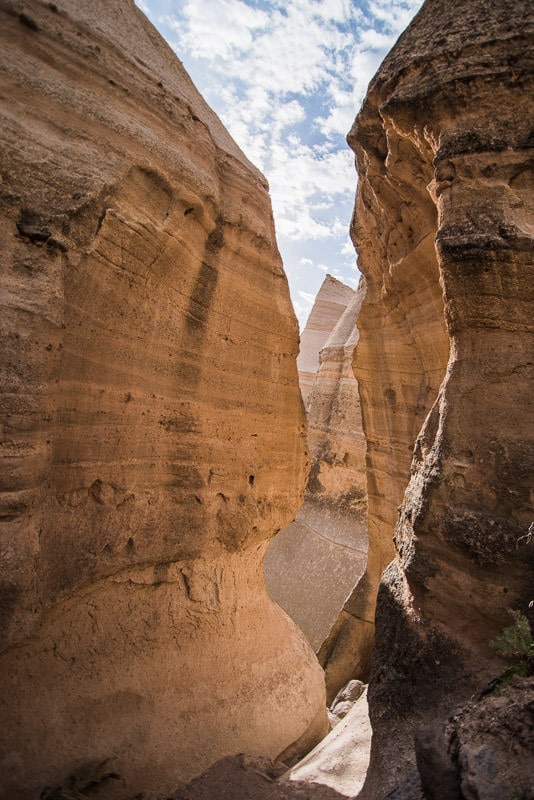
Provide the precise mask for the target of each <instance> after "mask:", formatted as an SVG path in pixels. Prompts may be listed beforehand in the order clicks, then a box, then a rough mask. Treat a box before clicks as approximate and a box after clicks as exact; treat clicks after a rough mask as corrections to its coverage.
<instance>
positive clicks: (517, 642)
mask: <svg viewBox="0 0 534 800" xmlns="http://www.w3.org/2000/svg"><path fill="white" fill-rule="evenodd" d="M509 611H510V614H511V615H512V617H513V620H514V622H513V624H512V625H509V626H508V627H507V628H504V629H503V632H502V633H501V635H500V636H497V637H496V638H495V639H493V641H492V642H490V647H492V648H493V650H496V651H497V653H499V654H500V655H501V656H504V657H505V658H508V659H510V660H513V661H514V663H513V664H512V665H511V666H510V667H509V668H508V669H507V670H506V672H505V674H504V677H505V678H506V677H509V678H511V677H513V676H514V675H522V676H524V677H526V676H527V675H530V674H531V672H532V665H533V661H534V638H533V636H532V631H531V629H530V624H529V621H528V619H527V618H526V616H525V615H524V614H523V613H522V612H521V611H519V610H517V609H514V608H510V609H509Z"/></svg>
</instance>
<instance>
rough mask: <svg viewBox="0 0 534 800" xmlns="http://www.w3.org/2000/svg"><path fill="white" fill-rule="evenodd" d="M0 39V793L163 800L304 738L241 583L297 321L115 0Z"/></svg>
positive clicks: (271, 260)
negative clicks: (100, 783)
mask: <svg viewBox="0 0 534 800" xmlns="http://www.w3.org/2000/svg"><path fill="white" fill-rule="evenodd" d="M0 23H1V24H0V35H1V38H2V47H1V48H0V69H1V73H0V77H1V81H2V103H1V108H0V114H1V125H2V131H3V136H2V140H3V141H2V146H1V151H0V157H1V175H2V181H1V184H0V192H1V194H2V215H1V222H0V224H1V229H0V244H1V247H2V251H3V258H2V270H3V286H4V292H3V309H2V316H1V319H2V323H1V328H2V356H3V357H2V387H3V391H4V393H3V397H2V415H3V426H4V428H3V430H4V441H3V443H2V457H3V458H2V468H1V481H2V483H1V490H2V494H1V504H2V520H1V536H2V539H1V542H2V559H3V566H2V587H1V603H0V607H1V610H2V622H3V624H2V645H1V648H2V655H1V656H0V675H1V679H0V681H1V696H0V698H1V718H2V726H1V729H0V750H1V755H0V775H1V779H0V795H1V796H2V797H3V798H9V799H10V800H15V798H26V797H35V796H38V795H39V793H40V792H41V791H42V790H43V789H44V788H45V787H50V788H52V789H53V788H54V787H56V786H59V785H64V786H71V788H76V787H78V788H80V787H81V786H82V784H83V782H84V780H85V781H87V780H100V779H104V776H105V775H106V774H108V775H109V773H114V774H115V775H118V776H120V778H119V777H115V778H108V780H109V781H111V784H110V785H111V786H112V787H114V788H113V792H114V793H113V796H114V797H117V798H119V797H123V796H125V797H131V796H133V794H134V793H139V792H143V791H153V792H159V793H164V792H167V791H169V790H170V789H172V788H174V787H176V785H177V784H178V783H179V782H180V781H185V780H187V779H189V778H190V777H192V776H193V775H194V774H196V773H198V772H200V771H201V770H202V769H203V768H205V767H206V766H208V765H209V764H210V763H212V762H213V761H215V760H216V759H218V758H220V757H222V756H224V755H227V754H232V753H236V752H239V751H242V750H247V751H248V752H252V753H257V754H261V755H265V756H268V757H275V756H276V755H277V754H278V753H279V752H280V751H282V750H284V749H286V748H287V747H288V746H289V745H290V744H291V743H292V742H293V741H294V740H298V739H299V737H301V736H302V735H303V734H304V733H305V732H306V731H307V737H308V738H307V746H309V745H310V743H311V742H313V741H316V740H317V739H318V738H319V737H320V736H321V735H322V733H323V732H324V730H325V728H326V714H325V710H324V683H323V676H322V672H321V670H320V668H319V666H318V665H317V662H316V660H315V658H314V656H313V653H312V651H311V649H310V648H309V647H308V645H307V644H306V642H305V640H304V639H303V637H302V635H301V634H300V632H299V631H298V630H297V629H296V628H295V626H294V625H293V623H291V622H290V621H289V620H288V618H287V617H286V615H285V614H283V612H282V611H281V610H280V609H279V608H278V607H277V606H275V605H274V604H273V603H272V602H271V601H270V599H269V598H268V596H267V594H266V592H265V589H264V585H263V576H262V568H261V560H262V556H263V552H264V550H265V547H266V544H267V541H268V540H269V538H270V537H271V536H272V535H273V534H274V533H275V532H276V531H277V530H278V529H280V528H282V527H283V526H284V525H286V524H287V523H288V521H289V520H290V519H291V518H292V517H293V516H294V513H295V511H296V509H297V508H298V505H299V503H300V502H301V498H302V491H303V487H304V483H305V479H306V471H307V464H306V452H305V421H304V412H303V408H302V403H301V399H300V395H299V389H298V384H297V370H296V366H295V358H296V353H297V347H298V330H297V324H296V320H295V318H294V315H293V312H292V309H291V304H290V300H289V293H288V288H287V282H286V278H285V276H284V273H283V269H282V265H281V262H280V257H279V254H278V251H277V248H276V243H275V239H274V229H273V223H272V214H271V208H270V202H269V197H268V192H267V185H266V182H265V180H264V178H263V177H262V176H261V175H260V173H259V172H258V171H257V170H256V169H255V168H254V167H252V165H251V164H250V163H249V162H248V161H247V159H246V158H245V157H244V156H243V154H242V153H241V152H240V151H239V149H238V148H237V146H236V145H235V143H234V142H233V141H232V140H231V138H230V137H229V135H228V133H227V132H226V131H225V129H224V128H223V126H222V125H221V123H220V121H219V120H218V118H217V117H216V116H215V115H214V114H213V112H212V111H211V110H210V109H209V108H208V107H207V105H206V104H205V103H204V101H203V100H202V98H201V97H200V96H199V95H198V93H197V92H196V90H195V89H194V87H193V85H192V84H191V82H190V80H189V78H188V76H187V75H186V74H185V72H184V71H183V69H182V67H181V65H180V64H179V62H178V61H177V59H176V57H175V56H174V54H173V53H172V51H171V50H170V49H169V48H168V47H167V45H165V44H164V42H163V41H162V40H161V39H160V37H159V36H158V35H157V33H156V32H155V30H154V29H153V28H152V26H151V25H150V24H149V23H148V22H147V21H146V19H145V18H144V17H143V15H142V14H141V13H140V12H139V11H138V9H136V8H135V6H134V4H133V2H118V0H117V1H116V2H115V0H114V1H113V2H107V3H99V4H91V3H84V2H81V0H79V1H78V0H69V2H65V3H61V4H58V6H56V5H55V4H52V3H50V4H43V3H40V2H37V0H33V1H31V0H28V1H27V2H24V4H22V3H17V2H13V3H7V2H6V3H3V4H2V9H1V11H0ZM251 323H252V324H251ZM303 686H306V692H303V691H302V687H303ZM97 773H98V775H97ZM87 776H92V777H90V778H88V777H87ZM113 781H114V783H113ZM110 791H111V789H110Z"/></svg>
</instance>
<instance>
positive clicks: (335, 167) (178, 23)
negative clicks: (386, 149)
mask: <svg viewBox="0 0 534 800" xmlns="http://www.w3.org/2000/svg"><path fill="white" fill-rule="evenodd" d="M356 2H357V0H178V1H177V0H138V5H140V7H142V9H143V10H144V11H145V13H147V14H149V15H150V16H151V18H152V20H153V22H154V23H155V24H156V26H158V27H159V28H160V30H162V32H163V34H164V35H165V36H166V38H168V39H169V41H170V42H171V44H172V45H173V46H174V47H175V49H176V51H177V53H178V55H179V57H180V58H181V59H182V61H183V62H184V64H185V65H186V68H187V69H188V71H189V72H190V74H191V76H192V78H193V80H194V81H195V83H196V84H197V86H198V88H199V90H200V91H201V92H202V94H203V95H204V96H205V97H206V99H207V101H208V102H209V103H210V105H212V107H213V108H214V109H215V111H216V112H217V113H218V114H219V116H220V117H221V118H222V120H223V122H224V123H225V125H226V126H227V128H228V129H229V131H230V133H231V134H232V135H233V136H234V138H235V139H236V141H237V142H238V144H239V145H240V146H241V148H242V149H243V151H244V152H245V153H246V154H247V156H248V157H249V158H250V159H251V161H252V162H253V163H255V164H256V165H257V166H258V167H259V168H260V169H261V170H262V171H263V172H264V173H265V175H266V177H267V179H268V181H269V185H270V190H271V197H272V202H273V210H274V216H275V223H276V229H277V234H278V238H279V244H280V249H281V252H282V255H283V257H284V261H285V262H286V270H287V273H288V278H289V281H290V285H292V284H293V285H292V294H293V296H294V298H296V302H295V307H296V310H297V313H299V316H301V312H302V309H303V308H304V309H306V308H307V303H308V300H309V298H307V299H306V300H304V297H303V296H302V295H301V294H300V291H299V290H296V289H295V286H296V285H298V283H295V281H298V280H304V278H303V276H302V275H300V277H298V279H297V277H296V273H295V272H294V270H295V269H301V272H302V267H304V265H306V266H307V268H308V269H309V270H310V272H309V280H310V281H312V282H313V280H315V279H314V278H313V275H318V271H319V270H322V269H323V267H324V262H325V261H328V262H330V260H331V261H332V263H331V266H330V267H329V269H328V271H329V272H334V271H335V269H336V265H337V268H338V269H339V270H340V271H341V273H342V274H343V276H344V279H345V280H352V281H353V280H354V278H353V277H352V274H351V272H349V269H350V270H351V271H352V273H353V271H354V261H355V254H354V250H353V248H352V244H351V243H350V242H349V240H348V227H349V224H350V217H351V213H352V206H353V198H354V192H355V188H356V174H355V171H354V157H353V154H352V153H351V152H350V151H349V150H348V148H347V146H346V144H345V141H344V139H345V135H346V133H347V131H348V130H349V129H350V127H351V125H352V122H353V120H354V117H355V115H356V112H357V111H358V108H359V106H360V105H361V102H362V100H363V98H364V95H365V92H366V89H367V85H368V83H369V81H370V79H371V78H372V76H373V74H374V73H375V72H376V70H377V68H378V66H379V64H380V62H381V60H382V59H383V57H384V55H385V54H386V52H387V50H388V49H389V48H390V47H391V45H392V44H393V42H394V41H395V39H396V37H397V36H398V35H399V34H400V32H401V31H402V30H403V28H404V27H406V25H407V24H408V23H409V21H410V19H411V18H412V17H413V15H414V13H415V12H416V11H417V9H418V8H419V7H420V5H421V4H422V0H360V6H361V7H358V5H356ZM308 242H313V243H315V247H316V248H317V247H319V245H320V246H321V248H323V244H324V246H326V245H327V244H328V245H329V246H330V248H331V249H330V251H329V255H328V258H325V256H324V255H321V256H320V258H321V259H322V261H321V263H320V265H318V264H317V263H316V261H315V259H313V260H312V259H310V258H308V257H307V256H306V257H304V256H303V255H302V254H303V253H304V252H307V251H305V250H302V248H305V247H306V246H307V243H308ZM289 245H291V247H289ZM293 245H294V247H293ZM299 247H300V248H301V254H300V256H299V255H297V256H296V257H295V253H296V251H295V249H294V248H297V250H298V248H299ZM286 253H288V254H289V253H290V255H286ZM299 264H300V265H301V267H299V266H298V265H299ZM316 267H317V269H316ZM304 293H305V294H306V292H304ZM297 305H298V306H299V308H300V311H299V309H298V308H297ZM301 319H302V317H301Z"/></svg>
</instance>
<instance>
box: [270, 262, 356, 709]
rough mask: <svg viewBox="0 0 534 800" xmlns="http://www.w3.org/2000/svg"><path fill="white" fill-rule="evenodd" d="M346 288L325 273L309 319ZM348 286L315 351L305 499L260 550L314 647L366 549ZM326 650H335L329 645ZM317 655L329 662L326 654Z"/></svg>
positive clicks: (273, 586)
mask: <svg viewBox="0 0 534 800" xmlns="http://www.w3.org/2000/svg"><path fill="white" fill-rule="evenodd" d="M347 289H349V287H346V286H344V285H343V284H341V283H340V282H339V281H335V282H334V279H333V278H331V277H330V276H327V278H326V279H325V281H324V283H323V285H322V287H321V290H320V291H319V294H318V295H317V298H316V301H315V304H314V307H313V310H312V313H311V315H310V320H312V321H313V320H314V319H315V321H316V322H317V319H318V318H319V319H320V318H322V319H323V322H324V320H325V316H326V315H325V312H324V309H325V307H326V308H329V307H330V306H329V305H328V303H329V302H330V305H331V298H332V296H335V297H337V298H338V299H339V298H342V297H345V296H347V294H348V293H347V292H345V293H343V294H342V290H347ZM334 291H335V295H333V292H334ZM349 292H350V295H348V296H349V298H350V299H349V303H348V305H347V307H346V308H345V311H344V312H343V313H342V315H341V317H340V318H339V319H338V321H337V323H336V324H335V326H334V328H333V330H332V331H331V333H330V335H329V336H328V338H327V340H326V342H325V344H324V346H323V347H322V349H321V351H320V353H319V354H318V360H319V368H318V370H317V373H316V375H315V380H314V383H313V386H312V388H311V390H310V391H309V394H308V399H307V403H306V407H307V414H306V416H307V420H308V446H309V450H310V461H311V469H310V478H309V481H308V485H307V488H306V492H305V501H304V505H303V507H302V508H301V510H300V511H299V513H298V514H297V518H296V520H295V521H294V522H292V523H291V524H290V525H289V526H288V527H287V528H286V529H285V530H283V531H282V532H281V533H280V534H279V535H278V536H277V537H276V538H275V539H273V541H272V542H271V544H270V545H269V548H268V550H267V554H266V557H265V578H266V583H267V588H268V590H269V592H270V593H271V595H272V597H274V599H275V600H276V601H277V602H279V603H280V605H281V606H282V608H284V609H285V610H286V611H287V612H288V614H289V615H290V616H291V617H292V618H293V619H294V620H295V621H296V622H297V624H298V625H299V627H300V628H301V629H302V630H303V631H304V633H305V634H306V636H307V637H308V639H309V641H310V642H311V644H312V646H313V647H314V649H316V650H318V649H319V648H320V647H321V645H322V644H323V642H324V640H325V638H326V637H327V636H328V634H330V631H331V629H332V626H333V625H334V624H335V623H336V620H337V618H338V615H339V612H340V609H341V608H342V607H343V605H344V602H345V600H346V598H347V595H350V593H351V590H352V589H353V587H354V583H355V580H356V579H357V577H359V576H360V575H361V574H362V572H363V569H364V567H365V561H366V555H367V525H366V518H365V511H366V502H365V495H366V488H365V438H364V435H363V430H362V419H361V412H360V401H359V396H358V384H357V383H356V379H355V377H354V372H353V369H352V359H353V353H354V348H355V347H356V343H357V341H358V329H357V327H356V319H357V317H358V314H359V311H360V306H361V301H362V297H363V287H362V286H360V288H359V290H358V291H357V292H353V291H352V289H349ZM325 295H326V300H325ZM319 312H320V314H321V315H320V316H319ZM307 329H308V326H307ZM309 343H310V342H309V340H308V344H309ZM308 358H309V360H311V357H310V354H309V353H308ZM301 387H302V375H301ZM336 630H337V628H336ZM328 653H329V655H331V654H333V646H332V645H329V646H328ZM337 654H338V651H337V650H336V655H337ZM342 658H343V661H344V662H345V663H346V664H347V670H348V672H349V678H350V677H352V672H353V670H354V658H355V654H354V653H349V652H348V650H347V648H343V656H342ZM320 660H321V663H322V664H323V666H327V661H328V659H323V658H322V657H321V659H320ZM333 660H334V658H332V662H333ZM330 667H332V664H329V667H328V668H327V670H326V683H327V692H328V693H329V694H330V693H331V692H330V684H331V683H332V681H331V674H332V670H331V669H330ZM343 674H345V673H343ZM349 678H347V680H348V679H349ZM347 680H345V681H344V683H346V682H347ZM344 683H343V685H344ZM337 688H339V686H338V687H337ZM336 691H337V689H336ZM335 693H336V692H334V694H335Z"/></svg>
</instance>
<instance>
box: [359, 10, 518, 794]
mask: <svg viewBox="0 0 534 800" xmlns="http://www.w3.org/2000/svg"><path fill="white" fill-rule="evenodd" d="M533 23H534V20H533V18H532V7H531V4H529V3H526V2H523V1H522V0H517V2H514V3H512V4H511V6H507V7H506V9H504V7H503V6H502V5H501V4H499V3H497V2H493V0H488V1H487V2H484V3H482V4H481V3H474V2H473V3H467V4H466V3H462V4H460V3H456V2H452V3H449V2H447V3H445V2H442V0H427V2H426V3H425V5H424V7H423V9H422V11H421V12H420V13H419V15H418V16H417V17H416V19H415V21H414V22H413V23H412V25H411V26H410V27H409V28H408V30H407V32H406V33H405V34H404V35H403V36H402V37H401V39H400V40H399V42H398V43H397V45H396V46H395V48H394V49H393V51H392V53H391V54H390V55H389V56H388V57H387V58H386V60H385V62H384V64H383V65H382V67H381V68H380V70H379V72H378V73H377V76H376V77H375V78H374V80H373V81H372V83H371V85H370V88H369V92H368V95H367V98H366V101H365V103H364V106H363V109H362V111H361V113H360V115H359V116H358V118H357V120H356V122H355V125H354V127H353V129H352V131H351V134H350V137H349V140H350V143H351V145H352V146H353V148H354V149H355V151H356V157H357V163H358V169H359V173H360V183H359V188H358V196H357V202H356V209H355V217H354V223H353V232H354V239H355V242H356V245H357V248H358V250H359V253H360V261H359V264H360V268H361V269H362V271H363V272H364V274H365V276H366V279H367V285H368V290H367V296H366V298H365V300H364V304H363V308H362V313H361V315H360V318H359V322H358V326H359V328H360V344H359V346H358V349H357V354H356V359H355V368H356V374H357V377H358V380H359V385H360V393H361V397H362V413H363V420H364V429H365V432H366V436H367V441H368V469H369V477H368V488H369V539H370V544H369V548H370V553H371V552H374V553H375V556H374V567H373V558H372V556H371V555H370V558H369V567H368V573H369V574H368V578H369V580H370V581H371V582H375V584H376V583H377V582H378V577H379V572H380V571H381V569H382V568H383V567H384V566H385V563H386V562H387V561H388V560H390V559H391V558H394V560H393V563H392V564H391V566H390V567H388V569H387V571H386V572H385V573H384V576H383V578H382V582H381V587H380V592H379V603H378V611H377V643H376V649H375V660H374V670H373V680H372V684H371V689H370V707H371V714H372V718H373V723H374V729H375V744H374V749H373V757H372V768H371V771H370V776H369V781H368V786H367V791H368V795H365V796H369V797H373V798H378V797H382V796H383V794H382V793H383V792H385V791H386V789H387V788H388V787H389V788H391V786H392V785H394V783H395V782H398V781H399V779H400V778H401V777H402V776H406V774H407V773H406V770H407V769H408V767H406V768H405V771H404V772H403V769H402V768H401V769H400V770H398V769H397V770H395V769H393V767H392V765H393V764H394V763H395V761H396V762H397V766H398V763H399V761H400V762H401V763H402V762H403V760H404V762H405V763H406V764H410V763H413V748H412V745H411V734H410V733H409V730H410V728H413V727H414V726H417V724H420V723H421V721H422V720H424V719H425V718H426V719H428V718H429V716H431V715H435V714H436V713H437V712H438V709H440V708H441V709H442V710H443V713H445V712H446V711H447V710H450V708H451V707H453V705H454V703H455V702H456V699H457V698H458V697H466V696H468V695H469V692H470V691H472V690H473V688H474V687H478V688H480V687H481V684H483V682H484V681H485V680H487V679H488V678H489V677H491V676H493V675H495V674H497V673H498V672H499V670H500V669H502V664H500V663H499V659H498V657H497V656H496V654H495V652H494V651H492V650H491V648H490V647H489V642H490V641H491V640H492V639H493V638H494V637H495V635H496V634H497V633H498V632H499V631H500V630H501V629H502V627H503V626H504V625H506V624H508V622H509V617H508V614H507V608H508V607H512V608H521V609H523V611H526V612H528V602H529V601H530V600H531V599H532V596H531V595H532V585H533V574H534V555H533V552H532V547H533V540H532V536H529V535H528V530H529V525H530V523H531V521H532V512H533V506H532V496H531V487H532V476H533V473H532V470H533V466H534V465H533V463H532V430H533V425H532V423H533V421H534V414H533V403H532V392H531V388H530V387H531V383H532V381H531V379H532V353H533V352H534V346H533V336H532V333H533V330H532V318H533V316H532V300H533V295H532V281H531V273H532V266H533V260H534V258H533V252H534V248H533V242H532V232H533V230H534V217H533V210H534V209H533V206H532V196H533V188H534V183H533V172H532V155H533V149H532V144H533V143H532V134H531V119H532V112H533V111H534V101H533V80H532V75H533V70H532V61H531V59H530V56H529V53H531V52H532V31H533ZM397 507H399V513H398V512H397ZM393 542H394V544H395V546H394V544H393ZM370 596H371V597H374V591H373V592H372V593H370ZM372 610H373V609H372V607H371V605H370V607H369V613H372ZM399 720H400V723H399ZM393 754H395V758H393ZM407 780H408V779H407ZM407 785H408V784H406V786H407ZM406 786H405V790H406V791H408V789H406ZM401 796H403V797H404V796H406V797H408V796H410V797H411V795H409V793H408V794H406V795H401ZM414 796H415V795H414Z"/></svg>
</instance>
